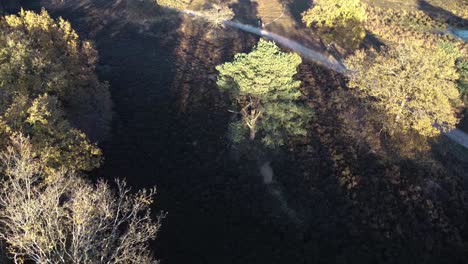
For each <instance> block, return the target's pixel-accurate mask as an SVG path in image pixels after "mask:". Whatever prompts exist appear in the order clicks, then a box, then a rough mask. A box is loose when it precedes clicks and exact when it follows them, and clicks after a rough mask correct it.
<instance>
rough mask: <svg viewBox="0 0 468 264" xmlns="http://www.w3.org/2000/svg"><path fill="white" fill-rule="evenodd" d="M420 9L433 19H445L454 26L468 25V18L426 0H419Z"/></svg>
mask: <svg viewBox="0 0 468 264" xmlns="http://www.w3.org/2000/svg"><path fill="white" fill-rule="evenodd" d="M418 5H419V9H420V10H421V11H424V12H425V13H426V14H427V15H429V16H430V17H431V18H432V19H436V20H437V19H443V20H444V21H445V22H446V23H447V24H448V25H450V26H452V27H462V28H463V27H468V20H467V19H464V18H462V17H459V16H457V15H455V14H453V13H452V12H450V11H447V10H445V9H443V8H441V7H438V6H434V5H431V4H430V3H429V2H427V1H425V0H418Z"/></svg>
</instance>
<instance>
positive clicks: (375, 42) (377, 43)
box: [361, 30, 385, 51]
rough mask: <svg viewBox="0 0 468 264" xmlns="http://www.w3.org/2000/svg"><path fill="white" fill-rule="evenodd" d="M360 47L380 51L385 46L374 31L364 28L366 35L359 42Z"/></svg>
mask: <svg viewBox="0 0 468 264" xmlns="http://www.w3.org/2000/svg"><path fill="white" fill-rule="evenodd" d="M361 47H362V48H364V49H375V50H376V51H381V50H382V48H383V47H385V43H383V42H382V41H381V40H380V39H379V38H378V37H377V36H376V35H375V34H374V33H372V32H370V31H367V30H366V37H365V38H364V40H363V41H362V43H361Z"/></svg>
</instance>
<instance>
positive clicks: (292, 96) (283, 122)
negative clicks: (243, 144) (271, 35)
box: [216, 40, 311, 146]
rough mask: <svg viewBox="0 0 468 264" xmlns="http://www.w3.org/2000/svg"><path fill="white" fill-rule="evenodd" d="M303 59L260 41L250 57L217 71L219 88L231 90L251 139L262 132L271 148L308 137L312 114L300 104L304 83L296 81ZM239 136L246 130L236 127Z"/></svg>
mask: <svg viewBox="0 0 468 264" xmlns="http://www.w3.org/2000/svg"><path fill="white" fill-rule="evenodd" d="M300 63H301V58H300V57H299V56H298V55H297V54H293V53H285V52H282V51H281V50H280V49H279V48H278V47H277V46H276V45H275V44H274V43H273V42H269V41H265V40H260V41H259V43H258V44H257V46H256V47H255V48H254V50H253V51H252V52H250V53H248V54H237V55H236V56H235V58H234V61H233V62H227V63H224V64H222V65H219V66H217V67H216V69H217V70H218V71H219V72H220V75H219V78H218V86H219V87H220V89H223V90H227V91H228V92H229V93H230V94H231V96H232V98H233V99H234V100H235V101H236V104H237V106H238V107H239V108H240V116H242V121H243V122H242V123H243V126H244V129H245V128H246V127H247V128H248V129H249V131H250V139H251V140H253V139H254V138H255V134H256V132H257V131H261V132H262V135H263V138H262V141H263V142H264V143H265V145H267V146H278V145H283V144H284V143H285V139H286V138H287V136H288V135H305V134H306V131H305V128H304V127H305V124H306V123H307V121H308V120H309V118H310V116H311V110H310V109H308V108H307V107H305V106H303V105H302V104H300V103H299V102H298V99H299V98H300V97H301V92H300V90H299V87H300V82H299V81H297V80H295V79H294V78H293V77H294V75H295V74H296V73H297V66H298V65H299V64H300ZM233 128H236V129H235V130H232V131H236V132H235V133H234V132H231V134H233V135H236V137H235V138H236V141H239V140H238V138H239V137H238V135H239V133H242V132H243V131H245V130H242V129H239V124H238V123H235V125H234V126H233Z"/></svg>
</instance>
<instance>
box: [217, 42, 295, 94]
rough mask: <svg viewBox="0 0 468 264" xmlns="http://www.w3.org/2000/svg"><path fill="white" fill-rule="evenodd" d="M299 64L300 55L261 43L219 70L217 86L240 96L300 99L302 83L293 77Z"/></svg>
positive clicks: (238, 55)
mask: <svg viewBox="0 0 468 264" xmlns="http://www.w3.org/2000/svg"><path fill="white" fill-rule="evenodd" d="M300 63H301V57H299V55H297V54H294V53H285V52H282V51H281V50H280V49H279V48H278V46H276V45H275V43H273V42H270V41H265V40H263V39H261V40H260V41H259V42H258V44H257V46H256V47H255V48H254V49H253V51H252V52H250V53H240V54H237V55H236V56H235V57H234V61H233V62H226V63H224V64H223V65H219V66H217V67H216V69H217V70H218V71H219V72H220V75H219V78H218V86H219V87H220V88H221V89H227V90H229V91H230V92H231V93H235V94H237V95H239V96H253V97H268V98H271V99H277V97H278V96H281V97H283V98H285V99H297V98H298V97H300V95H301V93H300V91H299V86H300V81H297V80H295V79H294V78H293V76H294V75H295V74H296V73H297V66H298V65H299V64H300Z"/></svg>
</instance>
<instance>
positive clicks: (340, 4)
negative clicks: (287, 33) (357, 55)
mask: <svg viewBox="0 0 468 264" xmlns="http://www.w3.org/2000/svg"><path fill="white" fill-rule="evenodd" d="M365 20H366V13H365V9H364V7H363V6H362V4H361V2H360V0H317V1H314V6H313V7H312V8H311V9H309V10H307V11H306V12H304V13H303V14H302V21H303V22H304V23H305V24H306V25H307V26H308V27H310V26H314V27H316V28H317V29H318V30H319V32H320V33H321V35H322V36H323V37H324V38H325V40H327V41H328V42H332V41H337V42H338V43H339V44H342V45H345V46H347V45H350V46H351V47H357V46H358V45H359V44H360V43H361V42H362V40H363V39H364V37H365V36H366V31H365V29H364V26H363V22H364V21H365Z"/></svg>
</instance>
